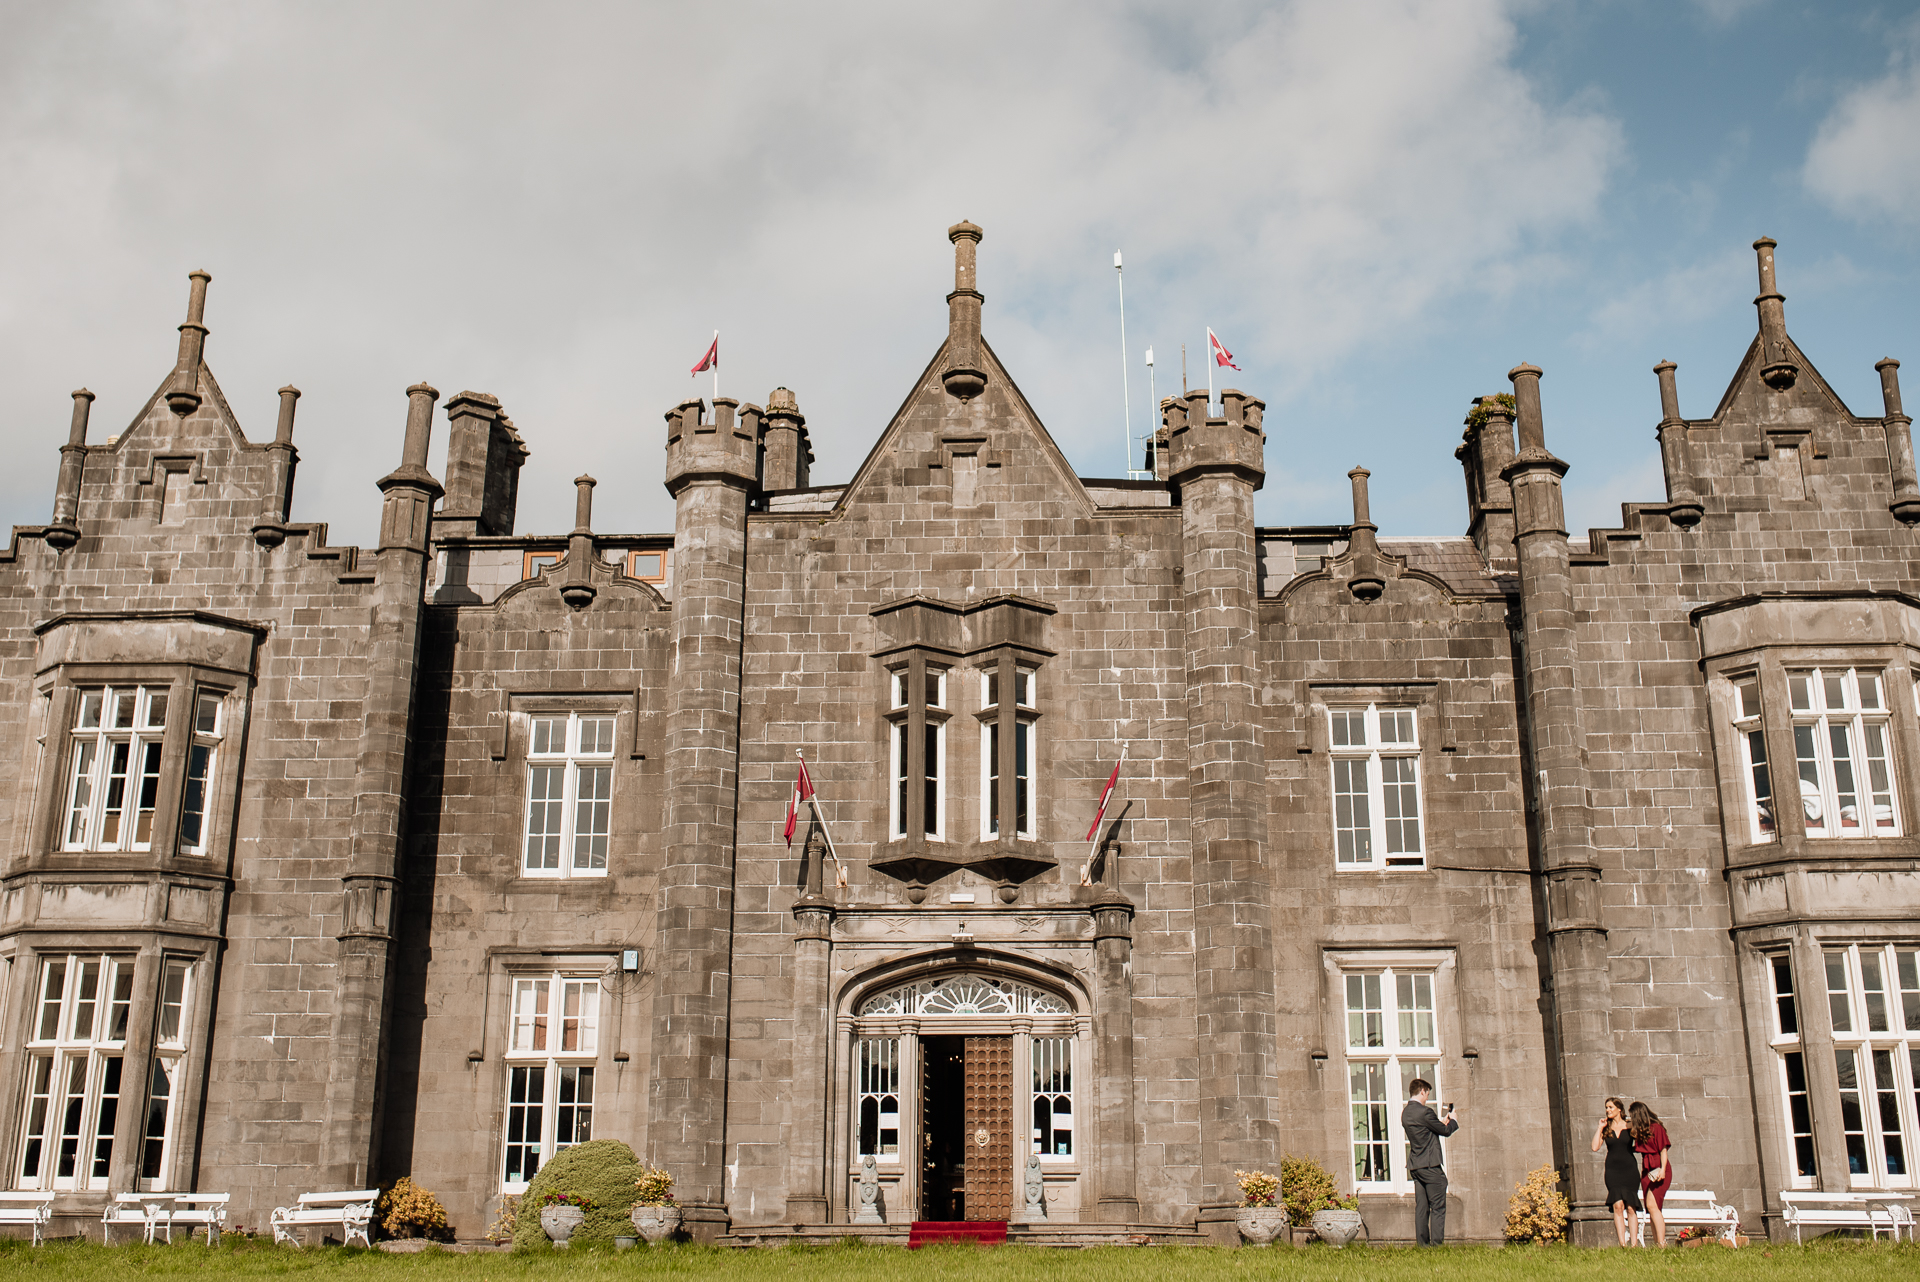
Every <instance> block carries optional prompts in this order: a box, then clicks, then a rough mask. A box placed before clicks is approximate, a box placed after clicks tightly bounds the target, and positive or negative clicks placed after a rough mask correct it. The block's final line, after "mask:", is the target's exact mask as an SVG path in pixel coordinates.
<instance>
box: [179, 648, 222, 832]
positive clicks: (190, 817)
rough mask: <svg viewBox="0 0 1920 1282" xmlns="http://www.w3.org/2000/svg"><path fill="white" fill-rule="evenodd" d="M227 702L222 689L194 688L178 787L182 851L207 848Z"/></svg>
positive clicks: (211, 825)
mask: <svg viewBox="0 0 1920 1282" xmlns="http://www.w3.org/2000/svg"><path fill="white" fill-rule="evenodd" d="M226 702H227V700H226V691H224V690H215V689H210V688H208V687H205V686H203V687H201V688H199V689H197V690H195V691H194V692H193V701H192V707H191V709H190V712H191V715H192V717H193V723H192V724H191V725H190V726H189V727H188V730H189V731H190V738H189V739H188V741H187V768H186V779H185V782H184V783H183V784H182V785H181V789H180V852H181V853H182V854H188V855H199V854H205V853H206V850H207V840H208V836H209V834H210V832H211V829H212V827H213V824H212V818H213V816H212V808H213V807H212V802H213V783H214V780H215V779H216V778H217V777H218V776H217V774H216V773H215V772H216V771H217V770H218V769H219V766H220V742H221V740H222V739H223V738H225V735H226V718H227V714H226ZM196 791H197V792H198V797H197V798H196V796H195V793H196ZM196 801H197V803H198V804H197V807H196V804H195V803H196ZM190 824H197V825H198V828H197V830H196V831H195V832H193V834H192V835H191V837H189V834H188V831H187V830H188V827H189V825H190Z"/></svg>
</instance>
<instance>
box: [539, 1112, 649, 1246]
mask: <svg viewBox="0 0 1920 1282" xmlns="http://www.w3.org/2000/svg"><path fill="white" fill-rule="evenodd" d="M642 1170H643V1168H642V1167H641V1165H640V1159H639V1158H637V1157H635V1156H634V1155H633V1150H632V1149H630V1148H628V1147H627V1146H626V1145H625V1144H623V1143H621V1142H620V1141H619V1140H589V1141H587V1142H586V1143H585V1144H575V1145H574V1146H573V1147H572V1148H563V1149H561V1150H560V1151H559V1152H558V1153H555V1154H554V1155H553V1160H552V1161H551V1162H548V1163H547V1164H546V1165H545V1166H543V1167H541V1168H540V1169H539V1171H537V1172H535V1174H534V1177H533V1180H532V1182H531V1183H529V1184H528V1185H527V1191H526V1195H525V1196H524V1197H522V1198H521V1199H520V1216H519V1222H518V1223H516V1224H515V1225H514V1226H513V1249H514V1250H516V1251H526V1250H532V1249H534V1248H536V1247H541V1246H545V1245H546V1244H547V1234H546V1230H544V1229H542V1228H541V1227H540V1216H539V1213H538V1212H537V1211H535V1210H534V1209H533V1208H535V1207H536V1206H538V1205H539V1204H540V1202H541V1200H542V1195H543V1194H545V1193H547V1192H549V1191H552V1192H555V1193H579V1194H583V1195H584V1196H586V1197H587V1198H588V1199H589V1200H590V1201H591V1202H592V1205H591V1206H589V1207H587V1220H586V1223H584V1224H582V1225H581V1226H580V1227H579V1228H577V1229H575V1230H574V1233H573V1239H572V1240H573V1241H574V1242H575V1243H577V1244H586V1243H590V1242H599V1243H605V1244H607V1245H609V1246H611V1245H612V1244H613V1239H614V1237H615V1236H616V1235H629V1236H630V1235H631V1234H632V1233H633V1221H632V1220H630V1219H628V1218H627V1217H628V1215H629V1214H630V1213H631V1212H632V1210H633V1199H634V1196H635V1195H636V1194H637V1193H638V1191H639V1190H637V1189H636V1188H635V1187H634V1182H635V1181H636V1180H638V1179H639V1178H640V1175H641V1172H642Z"/></svg>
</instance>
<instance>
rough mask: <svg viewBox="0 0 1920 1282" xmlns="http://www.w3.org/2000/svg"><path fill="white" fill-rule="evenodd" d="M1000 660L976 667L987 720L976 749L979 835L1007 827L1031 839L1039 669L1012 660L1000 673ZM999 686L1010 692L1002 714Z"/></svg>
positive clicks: (1036, 752) (1015, 834)
mask: <svg viewBox="0 0 1920 1282" xmlns="http://www.w3.org/2000/svg"><path fill="white" fill-rule="evenodd" d="M1003 666H1004V665H1000V664H995V665H993V666H990V667H988V668H986V669H984V670H982V672H981V673H980V696H981V717H982V720H983V723H984V724H985V726H986V743H985V744H984V751H982V752H981V754H980V835H981V836H982V837H999V836H1000V835H1001V830H1002V828H1003V827H1005V828H1007V829H1008V830H1009V831H1010V832H1011V835H1013V836H1014V837H1018V838H1024V839H1026V840H1029V841H1031V840H1034V839H1035V832H1036V828H1035V823H1034V812H1035V810H1036V809H1037V807H1036V806H1035V804H1034V795H1033V774H1034V763H1035V761H1036V760H1037V754H1038V745H1037V743H1036V740H1037V738H1038V734H1039V717H1038V715H1037V713H1036V712H1035V709H1036V708H1037V707H1038V706H1039V705H1038V698H1039V695H1038V686H1039V673H1038V671H1037V670H1035V669H1033V668H1030V667H1025V666H1022V665H1020V664H1013V665H1011V672H1009V673H1007V674H1006V675H1005V676H1004V677H1003V675H1002V667H1003ZM1003 686H1004V687H1006V689H1005V693H1006V694H1008V695H1010V696H1011V703H1010V705H1009V707H1008V711H1010V712H1011V713H1012V715H1011V716H1003V715H1001V702H1000V700H1001V696H1002V687H1003ZM1009 739H1010V740H1011V747H1012V751H1011V752H1005V751H1003V748H1002V745H1003V743H1005V742H1007V741H1008V740H1009ZM1003 772H1005V774H1004V777H1003Z"/></svg>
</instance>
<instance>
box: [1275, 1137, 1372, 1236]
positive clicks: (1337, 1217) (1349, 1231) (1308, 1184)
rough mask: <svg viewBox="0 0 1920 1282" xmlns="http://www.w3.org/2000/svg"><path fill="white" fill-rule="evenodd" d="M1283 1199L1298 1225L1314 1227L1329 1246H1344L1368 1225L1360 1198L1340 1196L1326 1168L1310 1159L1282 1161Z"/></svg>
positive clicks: (1291, 1216) (1281, 1188)
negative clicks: (1363, 1217) (1365, 1221)
mask: <svg viewBox="0 0 1920 1282" xmlns="http://www.w3.org/2000/svg"><path fill="white" fill-rule="evenodd" d="M1280 1196H1281V1200H1282V1201H1284V1202H1285V1203H1286V1206H1287V1216H1288V1218H1289V1219H1290V1220H1292V1222H1293V1223H1295V1224H1300V1225H1307V1224H1311V1225H1312V1226H1313V1231H1314V1232H1315V1233H1317V1234H1318V1235H1319V1237H1320V1240H1321V1241H1322V1242H1325V1243H1326V1244H1327V1245H1328V1246H1345V1245H1346V1244H1347V1243H1349V1242H1351V1241H1353V1239H1354V1238H1355V1237H1356V1236H1357V1235H1358V1234H1359V1232H1360V1230H1361V1229H1362V1228H1364V1227H1366V1226H1365V1224H1364V1222H1363V1221H1362V1220H1361V1218H1360V1199H1359V1198H1357V1197H1351V1196H1349V1197H1341V1196H1340V1186H1339V1185H1338V1184H1335V1183H1334V1182H1333V1176H1332V1175H1331V1174H1329V1173H1328V1171H1327V1168H1326V1167H1324V1166H1322V1165H1320V1163H1319V1162H1317V1161H1315V1160H1314V1159H1313V1158H1310V1157H1283V1158H1281V1159H1280Z"/></svg>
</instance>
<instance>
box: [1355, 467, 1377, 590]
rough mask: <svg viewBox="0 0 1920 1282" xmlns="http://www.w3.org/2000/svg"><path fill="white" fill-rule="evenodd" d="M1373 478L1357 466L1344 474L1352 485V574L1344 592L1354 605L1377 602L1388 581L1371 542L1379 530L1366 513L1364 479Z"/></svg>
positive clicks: (1373, 541)
mask: <svg viewBox="0 0 1920 1282" xmlns="http://www.w3.org/2000/svg"><path fill="white" fill-rule="evenodd" d="M1372 475H1373V473H1371V472H1369V471H1367V469H1366V468H1364V467H1359V466H1356V467H1355V468H1354V469H1353V470H1352V471H1351V472H1348V473H1347V479H1348V480H1349V481H1351V482H1353V526H1352V528H1351V530H1350V532H1349V533H1348V535H1347V555H1348V557H1349V558H1350V559H1351V561H1352V571H1351V573H1350V574H1349V575H1348V577H1347V591H1349V592H1351V593H1352V594H1353V599H1354V600H1356V601H1378V600H1379V599H1380V594H1381V593H1383V592H1385V591H1386V590H1387V581H1386V579H1385V578H1384V577H1383V576H1382V575H1381V573H1380V545H1379V543H1378V542H1377V541H1376V540H1375V539H1374V534H1375V533H1376V531H1377V529H1378V527H1377V526H1375V525H1374V523H1373V520H1372V518H1371V515H1370V514H1369V512H1368V510H1367V478H1368V477H1369V476H1372Z"/></svg>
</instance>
